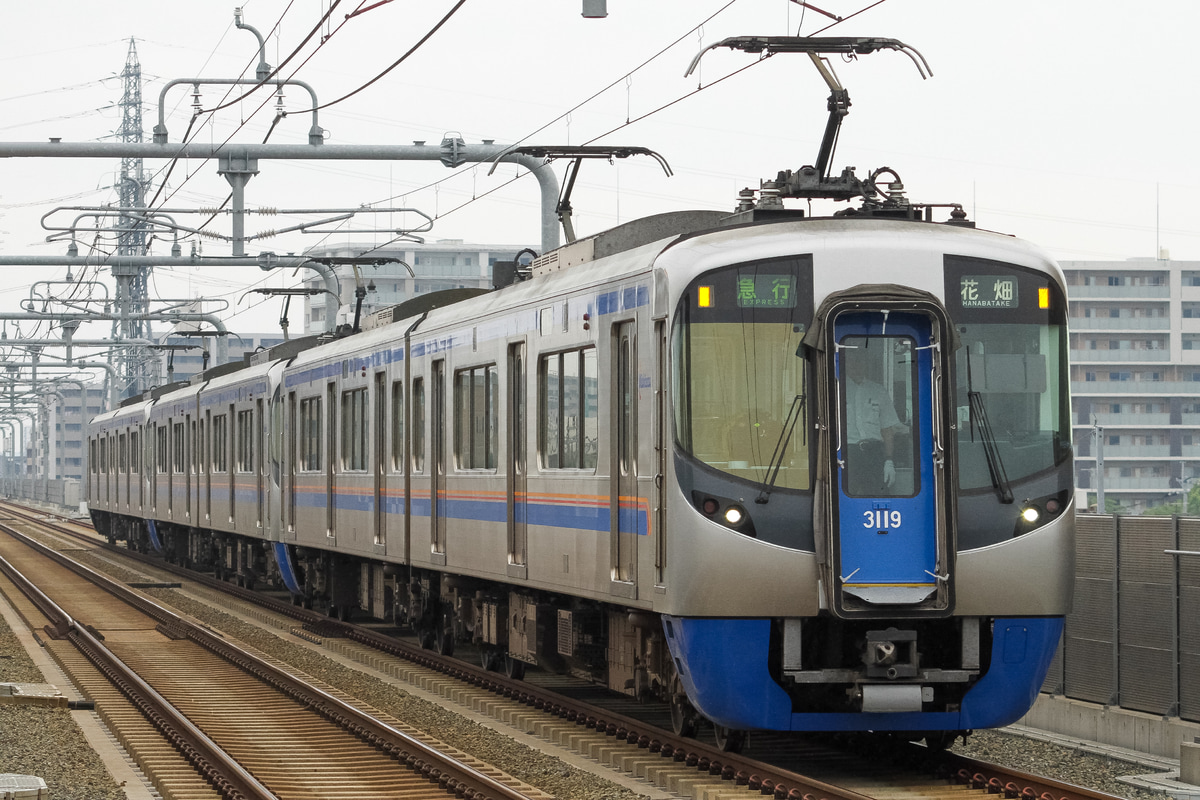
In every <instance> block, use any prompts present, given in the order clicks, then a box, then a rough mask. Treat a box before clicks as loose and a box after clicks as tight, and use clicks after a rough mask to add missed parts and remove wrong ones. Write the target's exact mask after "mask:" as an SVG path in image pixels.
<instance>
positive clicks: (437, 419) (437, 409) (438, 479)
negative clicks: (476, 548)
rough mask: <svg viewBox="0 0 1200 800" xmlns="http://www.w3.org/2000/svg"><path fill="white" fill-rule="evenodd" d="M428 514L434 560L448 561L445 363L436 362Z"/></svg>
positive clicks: (432, 378)
mask: <svg viewBox="0 0 1200 800" xmlns="http://www.w3.org/2000/svg"><path fill="white" fill-rule="evenodd" d="M430 380H431V381H432V383H431V385H430V398H429V402H430V420H429V422H430V425H429V435H430V437H431V439H432V441H431V442H430V447H431V450H430V456H431V461H432V464H430V467H429V484H430V485H429V503H430V507H429V514H430V528H431V530H430V534H431V535H432V536H433V545H432V552H433V554H434V555H435V556H437V557H438V558H435V559H434V560H435V563H441V564H445V563H446V362H445V361H444V360H442V361H434V362H433V366H432V371H431V373H430Z"/></svg>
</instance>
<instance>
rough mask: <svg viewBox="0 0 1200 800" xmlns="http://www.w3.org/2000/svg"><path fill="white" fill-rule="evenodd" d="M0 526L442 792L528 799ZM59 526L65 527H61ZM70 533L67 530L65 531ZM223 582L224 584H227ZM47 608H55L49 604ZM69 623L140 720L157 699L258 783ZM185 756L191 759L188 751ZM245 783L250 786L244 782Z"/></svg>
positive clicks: (486, 799)
mask: <svg viewBox="0 0 1200 800" xmlns="http://www.w3.org/2000/svg"><path fill="white" fill-rule="evenodd" d="M39 522H40V524H47V523H45V522H44V521H39ZM0 531H3V532H4V533H8V534H9V535H11V536H13V537H14V538H17V539H19V540H21V541H23V542H24V543H26V544H27V545H29V546H30V547H33V548H34V549H35V550H37V551H38V552H40V553H42V554H43V555H45V556H47V557H48V558H50V559H52V560H54V561H55V562H57V563H59V564H61V565H63V566H65V567H67V568H68V569H70V570H72V571H74V572H75V573H76V574H78V575H81V576H82V577H85V578H86V579H88V580H89V581H92V582H93V583H95V584H96V585H98V586H100V587H101V588H103V589H105V590H106V591H108V592H109V593H111V594H113V595H115V596H116V597H118V598H120V599H122V600H123V601H125V602H127V603H129V604H130V605H131V606H133V607H134V608H136V609H137V610H138V611H140V612H142V613H143V614H146V615H147V616H149V617H150V618H152V619H155V620H157V621H158V622H159V628H160V630H162V631H163V632H164V633H165V634H167V635H171V636H177V637H186V638H188V639H190V640H192V641H193V642H195V643H196V644H198V645H200V646H202V647H204V648H206V649H208V650H209V651H211V652H213V653H215V654H216V655H219V656H221V657H222V658H224V659H226V660H227V661H229V662H231V663H233V664H234V665H236V666H238V667H240V668H241V669H243V670H244V671H246V672H247V673H249V674H251V675H254V676H255V677H257V678H258V679H259V680H262V681H264V682H265V683H268V684H270V685H272V686H274V687H275V688H276V689H278V690H279V691H281V692H284V693H286V694H288V695H289V696H291V697H293V698H294V699H296V700H297V701H299V702H301V703H303V704H304V705H306V706H308V707H310V708H312V709H313V710H314V711H316V712H317V713H319V714H321V715H322V716H324V717H325V718H326V719H328V720H330V721H331V722H333V723H335V724H337V725H339V726H341V727H342V728H344V729H345V730H347V731H349V732H350V733H352V734H353V735H355V736H357V737H358V738H359V739H361V740H363V741H365V742H366V743H368V744H369V745H371V746H373V747H376V748H379V749H381V750H382V751H384V752H385V753H387V754H388V755H390V756H392V757H393V758H394V759H396V760H397V761H399V762H400V763H402V764H404V765H405V766H406V767H408V768H409V769H411V770H413V771H414V772H417V773H421V774H423V775H424V776H425V777H426V778H427V779H428V780H429V781H430V782H431V783H432V784H434V785H436V786H439V787H441V789H442V790H443V791H445V792H446V793H447V794H449V795H450V796H456V797H463V798H466V800H528V796H527V795H525V794H523V793H521V792H519V791H518V790H516V789H513V788H511V787H509V786H506V785H504V784H503V783H500V782H499V781H497V780H495V779H494V778H491V777H489V776H488V775H485V774H483V773H482V772H479V771H478V770H476V769H474V768H473V767H471V766H469V765H467V764H464V763H462V762H460V761H458V760H456V759H454V758H452V757H450V756H448V755H446V754H444V753H441V752H439V751H438V750H436V749H434V748H432V747H430V746H429V745H427V744H425V743H424V742H421V741H420V740H418V739H416V738H414V737H412V736H409V735H408V734H406V733H404V732H403V731H400V730H398V729H396V728H394V727H392V726H390V725H388V724H386V723H384V722H382V721H380V720H377V719H375V718H374V717H372V716H370V715H369V714H367V713H365V712H363V711H361V710H359V709H357V708H355V707H354V706H352V705H350V704H348V703H346V702H344V701H342V700H340V699H338V698H336V697H334V696H333V695H330V694H329V693H328V692H325V691H324V690H322V689H319V688H317V687H315V686H312V685H311V684H309V683H307V682H305V681H303V680H301V679H300V678H297V677H296V676H294V675H292V674H290V673H288V672H287V671H285V670H284V669H282V668H279V667H276V666H274V665H273V664H270V663H269V662H266V661H263V660H262V659H260V658H258V657H257V656H255V655H253V654H252V653H250V652H248V651H246V650H244V649H242V648H241V647H239V646H237V645H236V644H234V643H232V642H230V641H228V640H225V639H223V638H221V637H220V636H219V635H216V634H214V633H212V632H211V631H208V630H206V629H205V628H203V627H201V626H199V625H196V624H194V623H192V622H189V621H187V620H185V619H184V618H182V617H180V616H179V615H177V614H175V613H174V612H173V611H170V610H169V609H167V608H165V607H164V606H161V605H159V604H158V603H155V602H154V601H153V600H151V599H150V598H148V597H146V596H144V595H142V594H140V593H138V592H136V591H134V590H133V589H131V588H129V587H127V586H124V585H122V584H119V583H116V582H115V581H113V580H112V579H110V578H108V577H107V576H104V575H102V574H101V573H99V572H97V571H95V570H93V569H91V568H90V567H87V566H86V565H83V564H80V563H79V562H76V561H74V560H72V559H71V558H69V557H67V556H65V555H63V554H62V553H59V552H57V551H55V550H53V549H52V548H49V547H47V546H46V545H43V544H41V543H40V542H37V541H36V540H34V539H31V538H30V537H28V536H26V535H24V534H22V533H20V532H19V531H16V530H14V529H12V528H11V527H9V526H7V525H4V524H0ZM64 532H67V531H65V530H64ZM72 535H74V534H73V533H72ZM116 549H117V550H120V551H121V552H122V553H125V554H126V555H134V554H132V553H130V552H129V551H125V550H123V549H121V548H116ZM0 562H3V559H0ZM154 563H155V564H156V566H160V567H161V566H163V565H162V562H154ZM0 568H6V569H5V572H9V571H10V570H11V571H12V572H13V573H15V574H17V575H20V573H19V572H17V571H16V570H15V569H12V568H11V566H9V565H7V563H6V562H5V563H0ZM185 574H187V575H188V576H189V578H191V579H194V578H195V573H186V571H185ZM21 581H22V591H26V590H25V588H24V587H25V586H28V587H29V588H30V589H31V590H32V591H33V592H35V593H37V594H42V593H41V592H40V590H38V589H37V588H36V587H34V586H33V585H32V583H30V582H29V581H28V580H26V579H25V578H24V576H21ZM224 585H226V586H228V584H224ZM26 594H27V595H29V592H26ZM29 596H30V597H31V598H32V597H33V595H29ZM35 602H37V601H35ZM43 602H46V603H49V604H51V605H52V606H53V601H52V600H50V599H49V598H48V597H47V598H45V601H43ZM53 607H54V608H57V606H53ZM60 611H61V609H60ZM64 616H65V612H64ZM67 619H68V620H69V619H70V618H69V617H67ZM61 624H62V623H57V624H56V628H57V627H60V626H61ZM69 627H70V629H71V634H70V638H71V639H72V641H73V642H75V643H76V645H77V646H79V647H80V650H81V651H83V652H84V653H85V654H87V655H88V657H89V658H92V653H93V652H96V653H98V654H99V656H100V657H101V658H102V659H103V660H104V662H105V663H106V664H107V663H109V661H110V659H111V662H113V663H112V665H111V666H103V667H101V666H100V663H97V666H98V667H100V668H101V670H102V671H103V672H105V674H106V675H109V676H110V679H112V680H113V682H114V684H116V685H117V686H118V687H120V688H121V690H122V691H123V692H126V694H127V695H129V696H130V698H131V699H133V700H134V702H135V703H137V704H138V706H139V708H142V710H143V713H146V715H147V718H148V719H150V720H152V721H154V722H155V724H156V725H157V724H158V722H157V720H158V716H157V715H155V714H154V713H153V711H155V710H158V704H159V703H161V705H162V706H164V707H165V709H166V711H165V712H163V713H165V714H167V715H168V716H169V717H170V718H176V717H177V718H178V719H179V720H181V721H182V723H183V724H184V725H185V726H186V727H187V728H190V729H191V730H192V731H194V733H191V734H190V735H192V736H198V737H203V740H204V741H207V742H209V743H210V744H211V747H212V748H214V749H215V750H216V752H217V753H219V754H221V756H223V760H224V761H227V762H228V763H230V764H232V765H233V767H236V769H237V770H238V771H241V772H243V773H244V774H245V775H246V776H247V777H248V778H249V780H250V781H253V785H258V784H257V781H254V780H253V778H252V777H251V776H250V775H249V773H248V772H245V771H244V770H243V769H242V768H241V766H240V765H237V763H236V762H235V761H233V759H232V758H231V757H230V756H228V755H225V754H224V751H221V750H220V748H219V747H218V746H217V745H216V744H215V743H211V740H208V738H207V737H206V736H204V734H203V733H201V732H200V731H199V729H198V728H195V726H193V725H192V724H191V723H190V722H189V721H188V720H187V719H186V717H183V715H182V714H179V713H178V712H177V711H176V710H175V709H174V708H173V707H172V706H170V704H169V703H167V701H166V700H165V699H163V698H162V697H161V696H159V695H158V693H157V692H154V690H153V689H151V688H150V687H149V686H148V685H147V684H145V683H144V682H142V681H141V679H140V678H139V677H138V676H137V675H136V674H134V673H133V672H132V670H130V669H129V668H128V667H126V666H125V665H124V664H123V663H121V661H120V659H118V658H117V657H116V656H115V655H112V654H111V653H109V651H108V650H107V648H105V647H104V646H103V644H101V643H100V641H99V640H98V639H97V638H96V637H95V636H93V635H92V634H91V633H90V632H88V631H86V630H85V629H84V628H83V627H82V626H79V625H76V624H75V623H74V621H73V620H72V621H71V622H70V626H69ZM76 636H78V637H79V639H80V641H77V640H76V638H75V637H76ZM114 676H115V677H114ZM127 685H132V686H133V687H134V688H135V689H138V690H139V691H142V692H145V691H148V692H150V693H152V695H153V697H154V698H155V700H154V705H147V706H146V707H143V703H142V701H140V700H138V699H135V695H133V694H130V693H129V692H128V691H127V690H126V686H127ZM170 738H173V737H170ZM189 759H191V756H190V755H189ZM208 760H212V759H195V760H193V764H196V765H197V768H198V769H201V768H202V764H203V763H206V762H207V761H208ZM218 763H222V761H221V760H218ZM206 777H207V773H206ZM220 780H222V781H223V782H226V783H230V784H231V785H235V786H236V785H237V783H236V782H234V781H224V778H223V777H221V778H220ZM210 782H213V783H214V785H215V786H217V787H218V789H220V787H221V783H218V782H216V781H211V780H210ZM247 785H248V786H250V784H247ZM238 788H239V790H240V791H242V794H229V795H226V796H227V797H229V798H230V800H242V798H244V800H256V799H257V798H262V800H275V795H273V794H271V793H270V792H269V791H267V790H266V788H265V787H262V789H261V792H252V791H246V790H244V789H241V788H240V787H238Z"/></svg>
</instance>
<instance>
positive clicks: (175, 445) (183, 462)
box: [171, 422, 187, 475]
mask: <svg viewBox="0 0 1200 800" xmlns="http://www.w3.org/2000/svg"><path fill="white" fill-rule="evenodd" d="M171 451H172V452H171V456H172V458H171V467H172V471H173V472H174V473H175V474H176V475H182V474H183V473H185V472H187V449H186V448H185V446H184V428H183V423H182V422H176V423H174V424H173V425H172V426H171Z"/></svg>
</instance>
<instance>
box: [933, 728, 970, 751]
mask: <svg viewBox="0 0 1200 800" xmlns="http://www.w3.org/2000/svg"><path fill="white" fill-rule="evenodd" d="M959 736H962V737H963V739H964V740H965V739H966V735H965V734H964V733H963V732H962V731H938V732H937V733H927V734H925V746H926V747H928V748H929V749H930V750H932V751H933V752H935V753H940V752H942V751H943V750H946V749H948V748H949V747H950V745H952V744H954V740H955V739H957V738H958V737H959Z"/></svg>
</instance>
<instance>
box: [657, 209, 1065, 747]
mask: <svg viewBox="0 0 1200 800" xmlns="http://www.w3.org/2000/svg"><path fill="white" fill-rule="evenodd" d="M657 266H658V267H659V268H660V269H663V270H664V271H665V272H666V274H667V275H668V276H669V283H670V286H671V300H672V303H673V308H674V311H673V319H672V321H671V333H670V337H671V344H670V362H671V365H670V370H671V377H672V380H671V389H670V391H671V397H670V405H671V408H672V409H673V430H674V457H673V459H670V469H671V471H672V475H671V476H670V477H671V478H672V479H673V489H672V490H671V494H670V495H669V496H668V500H667V503H668V508H670V509H672V510H673V511H674V513H671V514H669V515H668V521H667V529H666V530H665V532H664V535H665V537H666V543H667V558H666V575H667V580H666V583H667V591H668V598H667V599H666V601H665V602H664V604H663V608H664V609H665V610H667V613H666V615H665V616H664V627H665V630H666V635H667V641H668V644H669V646H670V648H671V653H672V655H673V657H674V660H675V663H676V665H677V668H678V671H679V673H680V674H679V678H680V686H679V687H677V690H676V691H675V692H673V712H674V714H673V716H674V719H675V723H676V727H677V728H678V729H680V730H684V731H686V730H689V729H690V728H692V727H694V725H695V721H696V719H697V717H696V714H695V712H696V710H698V711H699V713H700V714H702V715H703V716H705V717H707V718H709V719H710V720H712V721H713V722H714V724H715V725H716V727H717V733H718V739H719V740H720V739H722V737H724V739H725V741H726V743H729V744H730V745H731V746H732V745H735V744H736V738H737V736H738V735H740V731H744V730H747V729H772V730H797V731H801V730H803V731H839V730H875V731H897V732H905V733H908V734H912V735H926V736H927V738H930V739H931V740H934V741H936V740H939V739H944V738H945V735H944V734H940V733H939V732H954V731H965V730H969V729H974V728H986V727H994V726H999V725H1004V724H1008V723H1010V722H1012V721H1014V720H1015V719H1017V718H1019V717H1020V716H1021V715H1023V714H1024V713H1025V711H1027V710H1028V708H1029V706H1030V705H1031V704H1032V702H1033V700H1034V698H1035V697H1036V695H1037V692H1038V691H1039V689H1040V687H1041V683H1042V681H1043V679H1044V676H1045V673H1046V670H1047V668H1048V666H1049V664H1050V661H1051V659H1052V658H1053V655H1054V652H1055V649H1056V647H1057V643H1058V640H1059V637H1060V635H1061V631H1062V626H1063V616H1064V615H1065V614H1066V613H1067V612H1068V611H1069V607H1070V602H1071V590H1072V585H1073V566H1074V522H1073V513H1074V508H1073V505H1072V495H1071V486H1072V480H1071V479H1072V472H1071V452H1070V444H1069V442H1070V439H1069V431H1070V427H1069V422H1070V420H1069V398H1068V382H1067V362H1066V342H1067V338H1066V329H1065V320H1066V302H1065V295H1064V291H1063V288H1062V278H1061V273H1060V271H1059V270H1058V268H1057V266H1056V265H1054V263H1053V262H1052V261H1050V260H1049V259H1048V258H1047V257H1046V256H1045V255H1043V254H1041V253H1040V252H1039V251H1037V250H1036V249H1034V248H1032V247H1030V246H1028V245H1026V244H1024V243H1022V242H1020V241H1019V240H1016V239H1012V238H1009V237H1004V236H999V235H996V234H990V233H983V232H978V231H975V230H972V229H970V228H966V227H958V226H952V225H945V224H941V225H939V224H933V223H922V222H910V221H889V220H870V219H858V220H854V219H850V220H808V221H793V222H779V223H774V224H768V225H755V226H750V227H739V228H734V229H730V230H728V231H720V232H713V233H708V234H704V235H700V236H695V237H692V238H690V239H686V240H684V241H682V242H680V243H679V244H677V245H676V246H675V247H673V248H671V249H669V250H667V251H666V252H665V253H664V254H663V255H661V256H660V257H659V258H658V261H657ZM669 483H671V481H669ZM685 694H686V697H685Z"/></svg>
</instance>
